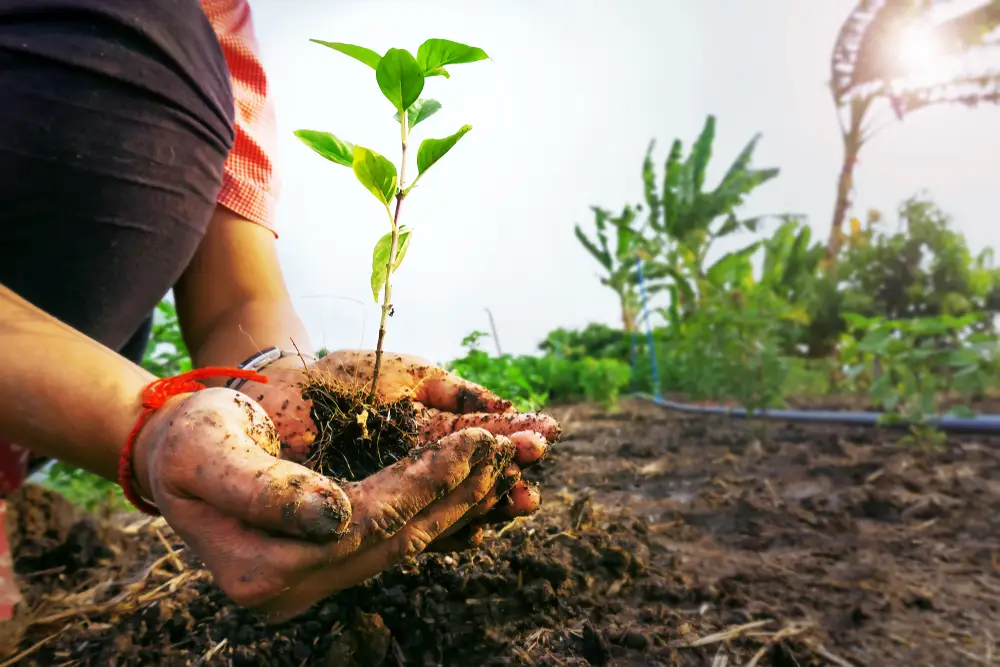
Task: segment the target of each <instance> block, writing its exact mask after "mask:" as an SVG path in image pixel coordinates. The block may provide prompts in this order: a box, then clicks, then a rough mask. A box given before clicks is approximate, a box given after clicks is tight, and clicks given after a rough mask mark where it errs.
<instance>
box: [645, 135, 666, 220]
mask: <svg viewBox="0 0 1000 667" xmlns="http://www.w3.org/2000/svg"><path fill="white" fill-rule="evenodd" d="M655 147H656V141H655V140H654V141H650V142H649V147H648V148H647V149H646V157H645V158H644V159H643V161H642V190H643V196H644V197H645V199H646V205H647V206H648V207H649V226H650V227H652V228H653V229H655V230H657V231H659V230H661V229H662V227H661V226H660V198H659V197H658V196H657V192H656V180H655V179H656V169H655V167H654V166H653V149H654V148H655Z"/></svg>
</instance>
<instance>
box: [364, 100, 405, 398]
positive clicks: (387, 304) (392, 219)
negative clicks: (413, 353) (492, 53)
mask: <svg viewBox="0 0 1000 667" xmlns="http://www.w3.org/2000/svg"><path fill="white" fill-rule="evenodd" d="M408 125H409V120H408V118H407V115H406V111H403V113H401V114H400V115H399V143H400V146H401V151H400V158H399V181H398V182H397V188H398V189H397V191H396V211H395V213H393V214H391V215H390V216H389V224H391V225H392V243H391V245H390V246H389V262H388V264H387V265H386V271H385V291H384V292H383V293H382V317H381V319H380V320H379V325H378V343H377V344H376V345H375V368H374V370H373V371H372V386H371V390H370V391H369V392H368V404H369V405H370V404H371V403H372V402H374V401H375V390H376V388H377V387H378V376H379V372H380V371H381V370H382V343H383V341H384V340H385V323H386V320H387V319H389V311H390V310H392V267H393V265H394V264H395V263H396V252H397V251H398V250H399V209H400V208H401V207H402V205H403V199H404V198H405V197H406V191H405V190H404V189H403V179H404V177H405V176H406V141H407V138H408V129H409V127H408ZM388 210H389V208H388V207H386V211H388Z"/></svg>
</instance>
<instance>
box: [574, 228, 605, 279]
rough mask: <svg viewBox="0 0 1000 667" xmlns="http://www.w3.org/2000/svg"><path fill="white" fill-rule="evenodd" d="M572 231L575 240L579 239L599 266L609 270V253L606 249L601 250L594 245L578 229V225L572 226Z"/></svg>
mask: <svg viewBox="0 0 1000 667" xmlns="http://www.w3.org/2000/svg"><path fill="white" fill-rule="evenodd" d="M573 232H574V233H575V234H576V238H577V240H579V241H580V243H581V244H582V245H583V247H584V248H586V249H587V252H589V253H590V254H591V255H593V256H594V259H596V260H597V261H598V262H600V263H601V266H603V267H604V268H605V269H607V270H608V271H610V270H611V254H610V253H609V252H608V251H607V249H604V250H601V249H599V248H598V247H597V246H596V245H594V242H593V241H591V240H590V239H588V238H587V235H586V234H584V233H583V230H582V229H580V225H576V226H575V227H574V228H573Z"/></svg>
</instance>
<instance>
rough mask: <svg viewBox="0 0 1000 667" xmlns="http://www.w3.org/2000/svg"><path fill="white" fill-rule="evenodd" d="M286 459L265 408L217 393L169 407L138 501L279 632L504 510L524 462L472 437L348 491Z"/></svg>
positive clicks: (140, 476) (159, 420) (143, 443)
mask: <svg viewBox="0 0 1000 667" xmlns="http://www.w3.org/2000/svg"><path fill="white" fill-rule="evenodd" d="M278 448H279V442H278V435H277V432H276V430H275V428H274V425H273V423H272V421H271V419H270V418H269V417H268V415H267V414H266V413H265V411H264V410H263V409H262V408H261V407H260V406H259V405H258V404H256V403H255V402H253V401H251V400H249V399H248V398H247V397H246V396H245V395H243V394H240V393H238V392H235V391H232V390H229V389H221V388H216V389H206V390H203V391H200V392H197V393H194V394H185V395H182V396H178V397H175V398H173V399H171V400H170V401H168V402H167V404H166V405H164V406H163V407H162V408H161V409H159V410H158V411H157V412H156V413H154V416H153V417H152V419H151V420H150V421H149V423H147V424H146V426H144V427H143V429H142V431H141V432H140V434H139V438H138V441H137V443H136V449H135V454H134V469H135V474H136V482H137V486H138V489H139V491H140V492H141V493H142V494H143V495H144V496H145V497H147V498H149V499H150V500H152V501H153V502H154V503H155V504H156V506H157V507H158V508H159V510H160V512H161V513H162V514H163V516H164V518H165V519H166V520H167V522H168V523H169V524H170V525H171V527H172V528H173V529H174V531H175V532H176V533H177V534H178V535H179V536H180V537H181V538H182V539H183V540H184V541H185V543H187V545H188V546H189V547H191V548H192V549H193V550H194V551H195V552H196V553H197V554H198V556H199V557H200V558H201V559H202V560H203V561H204V563H205V565H206V566H207V568H208V569H209V570H210V571H211V572H212V573H213V575H214V576H215V580H216V582H217V584H218V585H219V586H220V587H221V588H222V590H223V591H224V592H225V593H226V594H227V595H228V596H229V597H230V598H232V599H233V600H234V601H235V602H236V603H238V604H241V605H244V606H248V607H251V608H254V609H257V610H258V611H261V612H264V613H266V614H267V615H268V616H269V617H270V618H271V620H285V619H288V618H291V617H293V616H295V615H298V614H300V613H302V612H304V611H305V610H307V609H308V608H309V607H310V606H312V605H313V604H314V603H316V602H317V601H319V600H321V599H322V598H324V597H326V596H328V595H330V594H331V593H334V592H336V591H338V590H341V589H344V588H348V587H351V586H354V585H356V584H358V583H361V582H363V581H365V580H367V579H369V578H370V577H372V576H374V575H376V574H378V573H379V572H381V571H382V570H384V569H386V568H387V567H390V566H392V565H394V564H397V563H399V562H401V561H404V560H407V559H409V558H412V557H414V556H416V555H417V554H419V553H420V552H422V551H424V550H425V549H426V548H427V547H428V545H430V544H431V543H432V542H433V541H434V540H436V539H438V538H440V537H441V536H443V535H445V534H446V533H447V532H448V531H449V530H452V529H453V527H454V526H455V524H456V523H457V522H459V521H461V520H462V519H463V518H464V517H466V516H467V515H468V514H469V513H470V512H473V511H474V510H475V509H476V508H477V507H481V506H482V505H483V504H484V503H490V502H495V500H496V498H497V494H498V493H499V492H500V491H502V490H503V488H504V487H505V483H504V481H503V480H504V479H505V477H504V473H505V472H506V471H507V470H508V469H509V465H510V462H511V460H512V459H513V457H514V454H515V452H514V445H513V444H512V443H511V442H510V440H509V439H507V438H505V437H502V436H494V435H493V434H492V433H490V432H488V431H486V430H483V429H466V430H463V431H460V432H457V433H453V434H450V435H448V436H446V437H444V438H442V439H441V440H440V441H439V442H438V443H437V444H436V445H435V446H433V447H427V448H421V449H419V450H417V451H415V452H414V455H413V456H408V457H406V458H405V459H403V460H401V461H399V462H398V463H396V464H394V465H392V466H390V467H388V468H386V469H384V470H382V471H380V472H378V473H376V474H374V475H372V476H371V477H368V478H366V479H364V480H362V481H360V482H356V483H351V484H345V485H343V486H338V485H337V484H335V483H334V482H333V481H332V480H330V479H328V478H326V477H324V476H322V475H319V474H317V473H314V472H312V471H310V470H309V469H307V468H305V467H303V466H301V465H299V464H297V463H294V462H292V461H287V460H282V459H279V458H276V457H275V456H273V455H272V453H277V451H278ZM269 452H271V453H269ZM507 488H509V487H507Z"/></svg>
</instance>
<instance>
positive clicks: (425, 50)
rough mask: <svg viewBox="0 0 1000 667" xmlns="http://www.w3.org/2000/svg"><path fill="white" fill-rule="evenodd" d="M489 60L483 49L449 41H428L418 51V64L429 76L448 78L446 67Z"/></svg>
mask: <svg viewBox="0 0 1000 667" xmlns="http://www.w3.org/2000/svg"><path fill="white" fill-rule="evenodd" d="M487 58H489V56H488V55H486V52H485V51H483V50H482V49H480V48H478V47H475V46H469V45H468V44H460V43H459V42H453V41H451V40H449V39H428V40H427V41H426V42H424V43H423V44H421V45H420V48H418V49H417V63H418V64H419V65H420V69H421V71H423V73H424V74H425V75H427V76H435V75H437V74H441V75H442V76H447V73H446V72H444V70H443V68H444V66H445V65H460V64H462V63H474V62H476V61H479V60H486V59H487ZM438 70H440V71H438Z"/></svg>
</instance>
